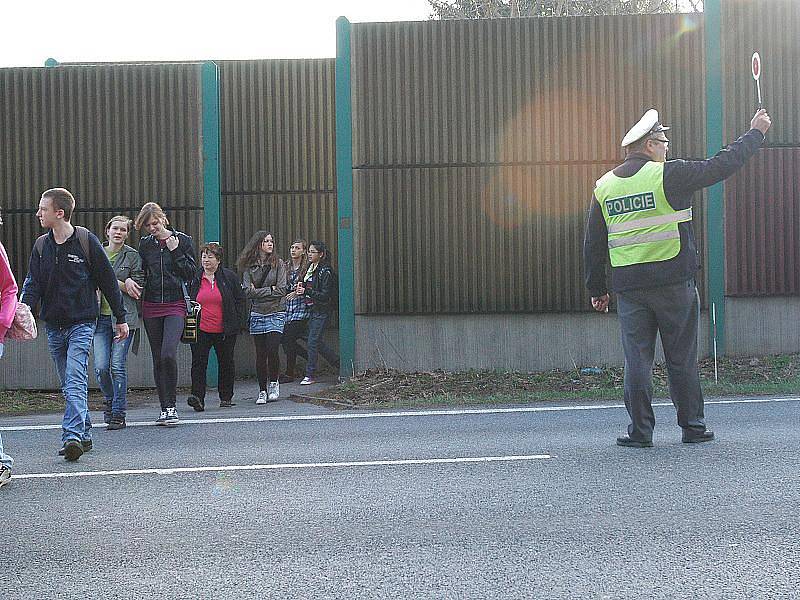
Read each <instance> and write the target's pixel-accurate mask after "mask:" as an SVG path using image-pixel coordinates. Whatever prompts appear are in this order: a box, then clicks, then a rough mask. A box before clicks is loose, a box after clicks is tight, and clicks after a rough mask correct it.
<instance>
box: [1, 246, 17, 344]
mask: <svg viewBox="0 0 800 600" xmlns="http://www.w3.org/2000/svg"><path fill="white" fill-rule="evenodd" d="M17 291H18V289H17V280H16V279H14V273H12V272H11V265H10V264H9V262H8V254H6V249H5V247H3V244H2V243H0V343H2V342H3V341H4V340H5V338H6V332H7V331H8V328H9V327H11V323H12V322H13V321H14V314H15V313H16V312H17Z"/></svg>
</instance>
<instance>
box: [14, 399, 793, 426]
mask: <svg viewBox="0 0 800 600" xmlns="http://www.w3.org/2000/svg"><path fill="white" fill-rule="evenodd" d="M771 402H800V397H798V398H742V399H735V398H733V399H730V400H707V401H706V403H705V404H706V406H708V405H712V404H719V405H724V404H768V403H771ZM653 406H654V407H663V406H672V403H671V402H654V403H653ZM620 408H625V405H624V404H580V405H575V406H518V407H513V408H459V409H451V410H409V411H400V412H373V413H356V412H347V413H333V414H316V415H274V416H262V417H224V418H210V419H181V421H180V422H181V424H189V425H212V424H222V423H264V422H269V421H328V420H336V419H379V418H380V419H386V418H392V417H442V416H462V415H486V414H513V413H540V412H568V411H573V410H575V411H579V410H610V409H620ZM153 426H155V422H154V421H131V422H129V423H128V427H153ZM105 427H106V425H105V424H96V425H93V426H92V428H93V429H103V428H105ZM49 429H61V424H57V425H55V424H54V425H7V426H4V427H0V431H44V430H49Z"/></svg>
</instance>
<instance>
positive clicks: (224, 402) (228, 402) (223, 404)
mask: <svg viewBox="0 0 800 600" xmlns="http://www.w3.org/2000/svg"><path fill="white" fill-rule="evenodd" d="M231 406H236V402H234V401H233V400H220V401H219V407H220V408H230V407H231Z"/></svg>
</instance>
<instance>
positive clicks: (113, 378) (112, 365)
mask: <svg viewBox="0 0 800 600" xmlns="http://www.w3.org/2000/svg"><path fill="white" fill-rule="evenodd" d="M115 335H116V332H115V331H114V326H113V325H112V323H111V315H100V318H98V319H97V329H96V330H95V332H94V342H93V343H92V349H93V350H94V374H95V375H96V377H97V383H98V385H99V386H100V390H101V391H102V392H103V396H104V397H105V399H106V410H105V417H106V421H108V419H109V417H111V416H112V415H113V416H115V417H121V418H123V419H124V418H125V411H126V410H127V408H128V401H127V392H128V365H127V362H128V350H129V349H130V347H131V341H132V340H133V332H131V335H129V336H128V337H126V338H125V339H124V340H122V341H121V342H114V336H115Z"/></svg>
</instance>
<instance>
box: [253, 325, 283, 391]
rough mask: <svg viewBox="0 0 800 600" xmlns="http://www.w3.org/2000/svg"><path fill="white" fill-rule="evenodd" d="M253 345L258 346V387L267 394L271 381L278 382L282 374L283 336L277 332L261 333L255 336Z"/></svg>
mask: <svg viewBox="0 0 800 600" xmlns="http://www.w3.org/2000/svg"><path fill="white" fill-rule="evenodd" d="M253 343H254V344H255V346H256V376H257V377H258V387H259V389H260V390H261V391H262V392H265V391H267V388H268V387H269V382H270V381H278V374H279V373H280V372H281V359H280V357H279V356H278V348H279V347H280V345H281V334H280V333H278V332H277V331H270V332H269V333H259V334H256V335H254V336H253Z"/></svg>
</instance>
